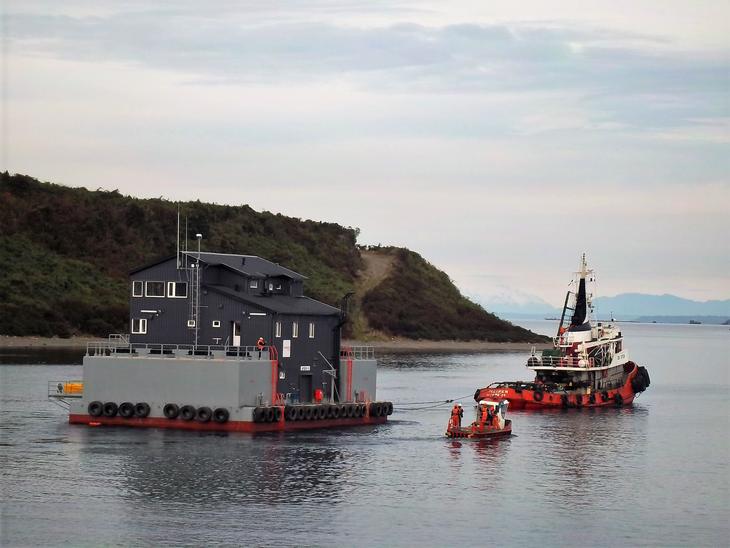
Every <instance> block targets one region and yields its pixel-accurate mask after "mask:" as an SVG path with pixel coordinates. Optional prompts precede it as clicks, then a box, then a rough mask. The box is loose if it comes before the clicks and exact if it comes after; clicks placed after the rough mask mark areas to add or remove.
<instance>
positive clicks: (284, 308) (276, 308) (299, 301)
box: [203, 285, 340, 316]
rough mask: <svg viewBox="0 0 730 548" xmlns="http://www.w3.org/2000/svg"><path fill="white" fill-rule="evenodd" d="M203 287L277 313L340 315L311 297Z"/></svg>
mask: <svg viewBox="0 0 730 548" xmlns="http://www.w3.org/2000/svg"><path fill="white" fill-rule="evenodd" d="M203 287H204V288H205V289H208V290H210V291H215V292H216V293H219V294H221V295H225V296H226V297H230V298H231V299H235V300H237V301H240V302H243V303H246V304H252V305H255V306H258V307H260V308H263V309H265V310H270V311H272V312H277V313H283V314H301V315H303V316H333V315H336V314H339V313H340V310H339V308H335V307H334V306H330V305H328V304H325V303H322V302H319V301H315V300H314V299H311V298H309V297H291V296H289V295H273V296H270V297H264V296H260V295H249V294H246V293H240V292H238V291H234V290H232V289H230V288H228V287H225V286H222V285H204V286H203Z"/></svg>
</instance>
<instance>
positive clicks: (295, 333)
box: [291, 322, 299, 339]
mask: <svg viewBox="0 0 730 548" xmlns="http://www.w3.org/2000/svg"><path fill="white" fill-rule="evenodd" d="M297 337H299V322H292V324H291V338H292V339H296V338H297Z"/></svg>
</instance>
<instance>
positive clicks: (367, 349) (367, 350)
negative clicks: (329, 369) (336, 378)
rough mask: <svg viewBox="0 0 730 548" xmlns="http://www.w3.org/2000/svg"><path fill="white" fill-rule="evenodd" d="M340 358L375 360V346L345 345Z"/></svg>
mask: <svg viewBox="0 0 730 548" xmlns="http://www.w3.org/2000/svg"><path fill="white" fill-rule="evenodd" d="M340 358H343V359H351V360H374V359H375V347H374V346H344V347H342V350H340Z"/></svg>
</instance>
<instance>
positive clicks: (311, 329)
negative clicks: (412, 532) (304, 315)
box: [309, 322, 314, 339]
mask: <svg viewBox="0 0 730 548" xmlns="http://www.w3.org/2000/svg"><path fill="white" fill-rule="evenodd" d="M309 338H310V339H313V338H314V322H309Z"/></svg>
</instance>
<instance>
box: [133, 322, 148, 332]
mask: <svg viewBox="0 0 730 548" xmlns="http://www.w3.org/2000/svg"><path fill="white" fill-rule="evenodd" d="M132 333H133V334H134V335H145V334H146V333H147V320H146V319H144V318H133V319H132Z"/></svg>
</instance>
